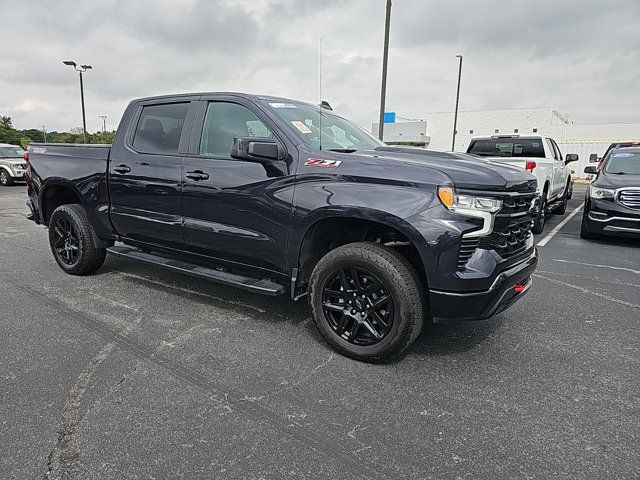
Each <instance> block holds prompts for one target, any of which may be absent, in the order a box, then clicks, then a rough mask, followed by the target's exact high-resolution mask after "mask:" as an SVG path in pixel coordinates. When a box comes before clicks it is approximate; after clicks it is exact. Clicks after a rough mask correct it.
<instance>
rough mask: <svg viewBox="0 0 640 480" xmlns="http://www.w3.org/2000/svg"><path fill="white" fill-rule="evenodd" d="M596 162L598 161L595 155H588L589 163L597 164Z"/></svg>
mask: <svg viewBox="0 0 640 480" xmlns="http://www.w3.org/2000/svg"><path fill="white" fill-rule="evenodd" d="M598 160H600V159H599V158H598V154H597V153H592V154H591V155H589V163H598Z"/></svg>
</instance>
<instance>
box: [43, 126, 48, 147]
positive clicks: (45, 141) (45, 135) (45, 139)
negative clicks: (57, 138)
mask: <svg viewBox="0 0 640 480" xmlns="http://www.w3.org/2000/svg"><path fill="white" fill-rule="evenodd" d="M42 133H43V134H44V143H47V129H46V128H44V125H42Z"/></svg>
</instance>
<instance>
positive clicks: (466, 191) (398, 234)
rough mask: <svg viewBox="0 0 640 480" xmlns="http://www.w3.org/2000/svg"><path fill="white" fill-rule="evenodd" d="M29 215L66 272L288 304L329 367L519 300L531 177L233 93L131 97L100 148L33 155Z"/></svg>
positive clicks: (39, 147)
mask: <svg viewBox="0 0 640 480" xmlns="http://www.w3.org/2000/svg"><path fill="white" fill-rule="evenodd" d="M28 161H29V167H28V170H27V174H26V176H27V181H28V193H29V200H28V205H29V207H30V209H31V218H32V219H33V220H34V221H35V222H37V223H40V224H43V225H46V226H47V227H48V230H49V241H50V244H51V250H52V252H53V256H54V258H55V260H56V261H57V263H58V264H59V265H60V267H61V268H62V269H63V270H65V271H66V272H67V273H70V274H73V275H83V274H88V273H91V272H93V271H95V270H96V269H98V268H100V267H101V266H102V264H103V262H104V260H105V257H106V254H107V252H109V253H111V254H116V255H121V256H124V257H128V258H131V259H135V260H140V261H145V262H150V263H153V264H157V265H159V266H162V267H165V268H169V269H173V270H177V271H180V272H184V273H185V274H190V275H195V276H198V277H201V278H204V279H209V280H214V281H217V282H221V283H223V284H226V285H234V286H238V287H240V288H245V289H247V290H250V291H252V292H256V293H261V294H267V295H279V294H285V293H287V294H288V295H290V296H291V298H292V299H298V298H300V297H303V296H305V295H307V296H308V298H309V303H310V306H311V310H312V312H313V316H314V318H315V321H316V323H317V325H318V328H319V330H320V332H321V333H322V334H323V335H324V337H325V338H326V339H327V341H328V342H329V343H330V344H331V345H332V346H333V347H334V348H336V349H337V350H339V351H340V352H342V353H344V354H346V355H349V356H352V357H354V358H358V359H361V360H367V361H376V360H384V359H387V358H389V357H391V356H393V355H395V354H398V353H399V352H401V351H402V350H404V349H405V348H406V347H407V346H408V345H410V344H411V343H412V342H413V341H414V340H415V339H416V338H417V336H418V334H419V333H420V330H421V328H422V325H423V323H424V322H431V321H432V320H433V319H434V318H436V319H437V318H447V319H464V320H474V319H484V318H488V317H491V316H492V315H495V314H496V313H498V312H500V311H502V310H504V309H505V308H507V307H508V306H510V305H511V304H512V303H513V302H515V301H516V300H518V299H519V298H521V297H522V296H523V295H524V294H525V293H526V292H527V290H528V289H529V287H530V286H531V273H532V272H533V270H534V268H535V267H536V264H537V260H538V259H537V251H536V248H535V245H534V242H533V237H532V234H531V232H530V229H531V223H532V212H533V211H535V208H533V205H534V203H535V201H536V180H535V177H533V176H532V175H530V174H529V173H527V172H525V171H522V170H521V169H518V168H514V167H510V166H506V165H500V164H494V163H491V162H490V161H485V160H482V159H478V158H472V157H470V156H468V155H466V154H451V153H438V152H432V151H427V150H422V149H414V148H406V147H390V146H386V145H385V144H383V143H381V142H380V141H378V140H377V139H376V138H374V137H373V136H371V135H370V134H369V133H367V132H366V131H365V130H363V129H362V128H360V127H359V126H357V125H356V124H354V123H353V122H351V121H349V120H346V119H344V118H342V117H340V116H338V115H336V114H335V113H334V112H333V111H332V110H331V108H330V107H329V106H328V104H325V103H324V102H323V106H317V105H312V104H308V103H303V102H299V101H293V100H288V99H283V98H274V97H264V96H256V95H247V94H237V93H201V94H185V95H172V96H162V97H153V98H144V99H140V100H135V101H133V102H131V103H130V104H129V106H128V107H127V109H126V111H125V112H124V115H123V118H122V121H121V124H120V127H119V128H118V133H117V135H116V138H115V141H114V143H113V144H112V145H67V144H50V143H41V144H32V145H31V146H30V147H29V155H28Z"/></svg>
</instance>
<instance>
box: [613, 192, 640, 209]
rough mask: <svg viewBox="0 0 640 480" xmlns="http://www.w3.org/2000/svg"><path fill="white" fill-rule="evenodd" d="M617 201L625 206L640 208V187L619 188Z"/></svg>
mask: <svg viewBox="0 0 640 480" xmlns="http://www.w3.org/2000/svg"><path fill="white" fill-rule="evenodd" d="M618 201H619V202H620V204H622V205H624V206H625V207H629V208H633V209H636V210H638V209H640V189H638V190H636V189H625V190H620V193H619V194H618Z"/></svg>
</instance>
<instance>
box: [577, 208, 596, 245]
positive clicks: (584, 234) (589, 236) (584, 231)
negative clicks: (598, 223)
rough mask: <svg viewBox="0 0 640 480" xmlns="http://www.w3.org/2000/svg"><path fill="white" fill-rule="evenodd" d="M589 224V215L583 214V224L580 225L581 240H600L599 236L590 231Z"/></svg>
mask: <svg viewBox="0 0 640 480" xmlns="http://www.w3.org/2000/svg"><path fill="white" fill-rule="evenodd" d="M588 222H589V220H588V219H587V215H586V214H583V215H582V223H581V224H580V238H582V239H584V240H593V239H595V238H598V235H597V234H595V233H593V232H590V231H589V229H588Z"/></svg>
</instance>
